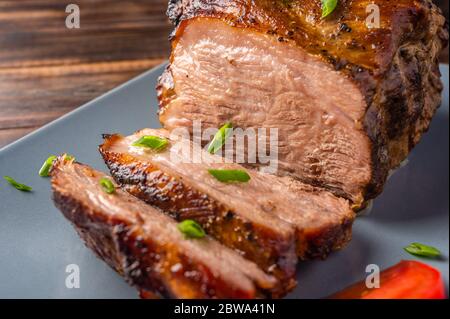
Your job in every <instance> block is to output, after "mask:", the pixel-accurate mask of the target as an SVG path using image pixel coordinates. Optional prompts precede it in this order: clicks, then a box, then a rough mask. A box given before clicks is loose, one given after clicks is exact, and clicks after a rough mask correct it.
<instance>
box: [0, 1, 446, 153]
mask: <svg viewBox="0 0 450 319" xmlns="http://www.w3.org/2000/svg"><path fill="white" fill-rule="evenodd" d="M167 2H168V0H76V1H61V0H20V1H19V0H0V147H2V146H4V145H6V144H8V143H10V142H11V141H14V140H16V139H18V138H19V137H21V136H23V135H25V134H27V133H29V132H31V131H33V130H35V129H36V128H39V127H40V126H42V125H44V124H46V123H48V122H50V121H52V120H54V119H56V118H58V117H60V116H61V115H63V114H65V113H67V112H69V111H71V110H73V109H74V108H76V107H78V106H80V105H82V104H84V103H86V102H88V101H90V100H92V99H93V98H95V97H97V96H99V95H101V94H103V93H105V92H107V91H109V90H110V89H112V88H114V87H116V86H117V85H119V84H121V83H123V82H126V81H127V80H129V79H131V78H133V77H134V76H136V75H138V74H140V73H142V72H144V71H146V70H147V69H150V68H152V67H154V66H156V65H158V64H159V63H161V62H162V61H164V60H165V59H166V58H167V56H168V54H169V42H168V40H167V37H168V35H169V33H170V31H171V26H170V24H169V23H168V21H167V18H166V16H165V11H166V7H167ZM436 2H437V3H438V4H441V5H442V7H443V9H444V11H445V12H446V15H447V16H448V0H437V1H436ZM69 3H76V4H78V5H79V6H80V10H81V28H80V29H67V28H66V26H65V19H66V16H67V13H66V12H65V8H66V5H67V4H69ZM443 59H444V61H447V62H448V49H447V50H446V51H445V52H444V54H443Z"/></svg>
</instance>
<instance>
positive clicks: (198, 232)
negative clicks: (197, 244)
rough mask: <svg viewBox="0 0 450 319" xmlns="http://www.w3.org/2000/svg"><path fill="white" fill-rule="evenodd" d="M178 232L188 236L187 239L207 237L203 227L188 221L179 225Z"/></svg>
mask: <svg viewBox="0 0 450 319" xmlns="http://www.w3.org/2000/svg"><path fill="white" fill-rule="evenodd" d="M177 227H178V230H179V231H180V232H181V233H183V234H184V236H186V238H197V239H198V238H203V237H205V236H206V233H205V231H204V230H203V228H202V226H200V225H199V224H198V223H197V222H196V221H194V220H191V219H187V220H185V221H182V222H181V223H179V224H178V225H177Z"/></svg>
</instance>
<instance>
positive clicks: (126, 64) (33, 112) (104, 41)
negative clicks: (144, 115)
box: [0, 0, 171, 147]
mask: <svg viewBox="0 0 450 319" xmlns="http://www.w3.org/2000/svg"><path fill="white" fill-rule="evenodd" d="M67 3H70V2H67ZM67 3H66V2H64V1H59V0H21V1H17V0H0V48H1V50H0V147H2V146H4V145H6V144H7V143H9V142H11V141H13V140H15V139H17V138H19V137H21V136H22V135H24V134H26V133H28V132H30V131H32V130H34V129H36V128H38V127H40V126H42V125H44V124H46V123H48V122H49V121H52V120H54V119H56V118H58V117H60V116H61V115H63V114H65V113H67V112H69V111H71V110H73V109H74V108H76V107H78V106H80V105H82V104H84V103H86V102H88V101H90V100H92V99H93V98H95V97H97V96H99V95H101V94H103V93H105V92H107V91H109V90H110V89H112V88H114V87H116V86H117V85H120V84H121V83H123V82H126V81H127V80H129V79H131V78H133V77H134V76H136V75H138V74H140V73H142V72H144V71H146V70H148V69H150V68H152V67H154V66H156V65H158V64H160V63H162V62H163V61H164V60H165V59H166V57H167V56H168V54H169V42H168V40H167V38H168V35H169V34H170V31H171V26H170V24H169V23H168V21H167V18H166V16H165V10H166V7H167V0H151V1H149V0H126V1H117V0H116V1H113V0H78V1H76V2H75V3H77V4H78V5H79V6H80V9H81V28H80V29H67V28H66V26H65V19H66V15H67V14H66V12H65V7H66V4H67Z"/></svg>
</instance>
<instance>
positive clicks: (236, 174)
mask: <svg viewBox="0 0 450 319" xmlns="http://www.w3.org/2000/svg"><path fill="white" fill-rule="evenodd" d="M208 172H209V173H210V174H211V175H212V176H214V177H215V178H216V179H217V180H218V181H220V182H222V183H232V182H241V183H246V182H248V181H249V180H250V175H248V173H247V172H246V171H244V170H239V169H209V170H208Z"/></svg>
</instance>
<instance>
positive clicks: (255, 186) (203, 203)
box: [100, 129, 354, 279]
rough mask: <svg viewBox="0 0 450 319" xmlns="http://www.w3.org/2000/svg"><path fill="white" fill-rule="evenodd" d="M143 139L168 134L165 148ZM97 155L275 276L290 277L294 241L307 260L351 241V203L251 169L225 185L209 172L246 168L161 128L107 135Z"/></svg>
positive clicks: (142, 194)
mask: <svg viewBox="0 0 450 319" xmlns="http://www.w3.org/2000/svg"><path fill="white" fill-rule="evenodd" d="M143 136H157V137H160V138H163V139H167V140H168V141H169V143H170V145H169V146H168V147H167V148H166V149H164V150H162V151H154V150H147V149H143V148H141V147H135V146H133V145H132V144H133V143H134V142H135V141H137V140H139V139H140V138H142V137H143ZM100 152H101V154H102V156H103V158H104V160H105V162H106V164H107V165H108V167H109V168H110V171H111V174H112V176H113V177H114V178H115V180H116V181H117V182H118V183H119V184H120V185H121V186H122V187H123V188H124V189H125V190H126V191H128V192H129V193H131V194H133V195H135V196H136V197H138V198H140V199H142V200H144V201H146V202H147V203H149V204H151V205H154V206H157V207H159V208H161V209H162V210H164V211H166V212H169V213H170V214H171V215H172V216H174V217H175V218H177V219H179V220H183V219H194V220H196V221H198V222H199V223H200V224H202V225H203V227H204V228H205V229H206V230H207V232H208V233H209V234H210V235H211V236H213V237H215V238H217V239H218V240H219V241H221V242H222V243H223V244H225V245H227V246H229V247H231V248H233V249H236V250H238V251H240V252H241V253H242V254H243V255H244V256H245V257H246V258H249V259H250V260H253V261H255V262H256V263H257V264H258V265H260V266H261V267H262V268H263V269H265V270H266V271H268V272H269V273H272V274H274V275H276V276H277V277H278V278H281V279H283V278H290V277H291V276H292V275H293V271H294V269H295V260H296V258H295V255H294V250H293V249H294V246H293V245H295V249H296V252H297V255H298V256H299V257H300V258H302V259H306V258H312V257H325V256H327V255H328V254H329V253H330V252H331V251H333V250H336V249H340V248H341V247H343V246H344V245H345V244H346V243H347V242H348V241H349V240H350V237H351V228H352V223H353V219H354V213H353V211H352V210H351V208H350V205H349V202H348V201H346V200H344V199H340V198H337V197H335V196H334V195H332V194H331V193H329V192H325V191H323V190H320V189H317V188H314V187H312V186H309V185H306V184H303V183H301V182H299V181H297V180H294V179H292V178H289V177H277V176H274V175H268V174H264V173H260V172H257V171H253V170H247V172H248V174H249V175H250V181H248V182H246V183H222V182H220V181H218V180H217V179H215V178H214V177H213V176H212V175H211V174H210V173H209V171H208V170H209V169H231V170H243V169H244V168H243V167H242V166H240V165H238V164H230V163H225V160H224V159H223V158H222V157H220V156H214V155H210V154H209V153H208V152H206V151H204V150H202V149H201V148H199V147H198V146H196V145H195V144H193V143H191V142H190V141H189V139H186V138H182V137H179V136H173V135H172V134H169V133H168V131H166V130H152V129H145V130H142V131H139V132H137V133H136V134H134V135H131V136H128V137H122V136H119V135H111V136H106V139H105V143H104V144H103V145H102V146H100ZM294 236H295V237H294Z"/></svg>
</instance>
